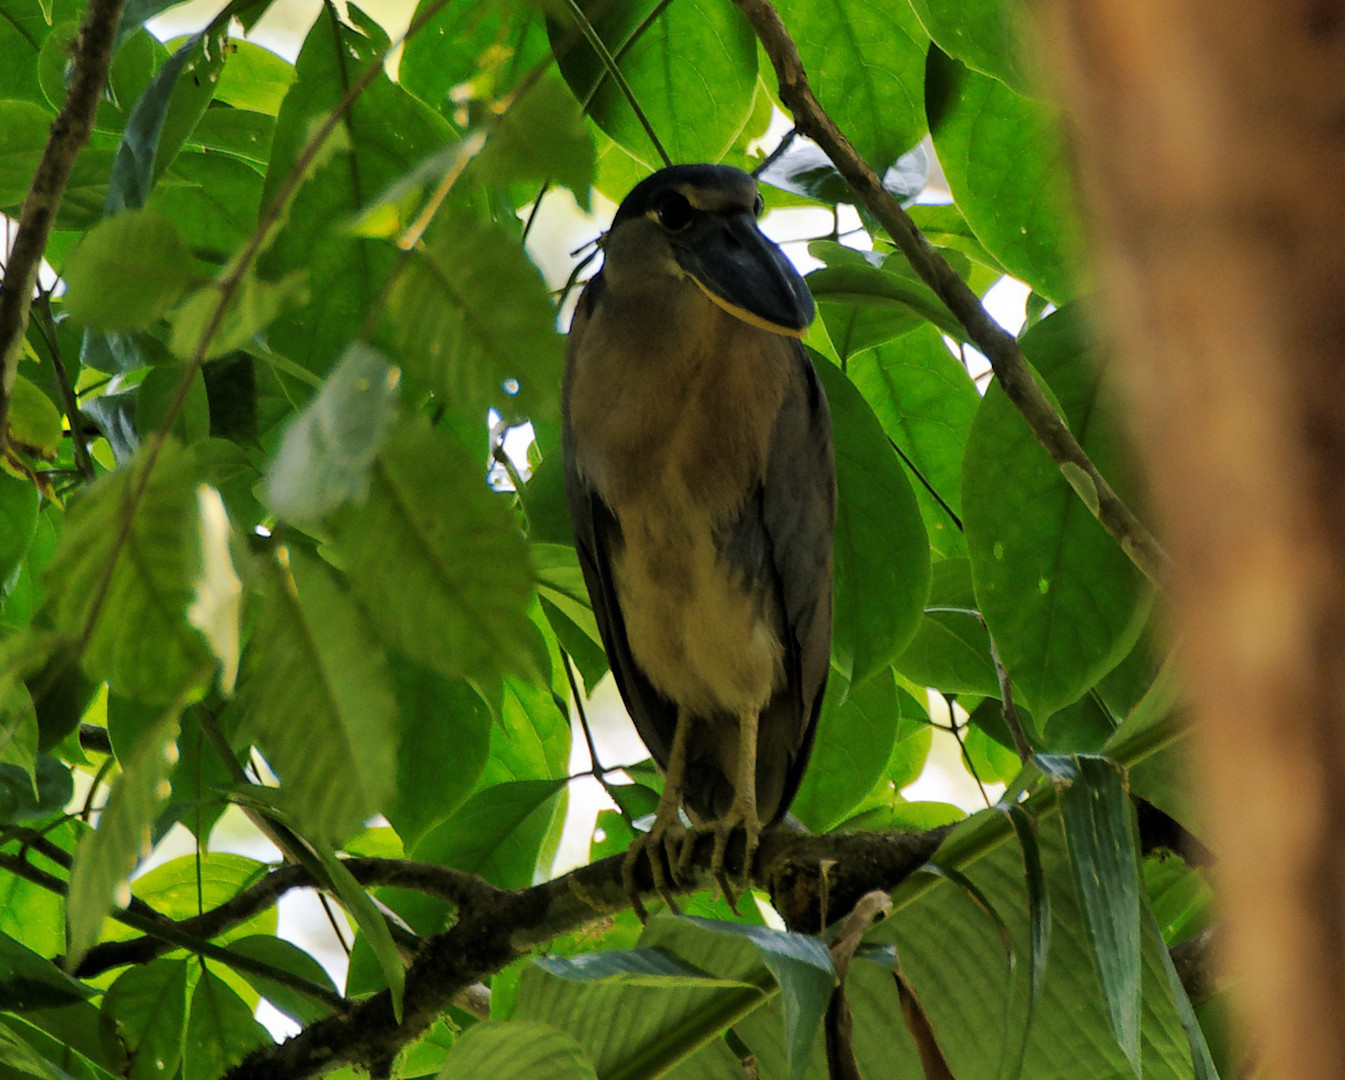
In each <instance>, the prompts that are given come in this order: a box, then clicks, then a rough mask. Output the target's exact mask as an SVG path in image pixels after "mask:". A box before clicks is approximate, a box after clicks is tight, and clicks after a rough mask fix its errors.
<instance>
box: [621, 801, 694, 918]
mask: <svg viewBox="0 0 1345 1080" xmlns="http://www.w3.org/2000/svg"><path fill="white" fill-rule="evenodd" d="M688 838H689V837H688V834H687V830H686V829H685V828H684V827H683V826H682V824H681V822H678V821H671V822H664V821H658V820H656V821H655V822H654V826H653V828H651V829H650V830H649V832H647V833H645V834H644V835H642V836H637V837H636V838H635V839H634V840H632V841H631V845H630V847H629V848H627V849H626V858H625V860H624V861H623V862H622V864H621V884H622V886H623V887H624V888H625V890H626V896H627V897H628V898H629V899H630V906H631V909H632V910H633V911H634V912H635V915H636V917H637V918H638V919H639V920H640V922H642V923H647V922H648V921H649V911H648V910H647V909H646V908H645V906H644V902H643V901H642V900H641V899H640V888H639V885H638V884H637V883H636V880H635V871H636V868H637V867H638V866H639V863H640V859H641V858H644V859H647V860H648V861H649V876H650V878H651V879H652V880H653V883H654V890H655V892H657V893H658V894H659V896H661V897H662V898H663V901H664V903H666V904H667V905H668V908H669V910H670V911H672V913H673V914H674V915H680V914H682V909H681V908H679V907H678V906H677V901H676V900H675V899H673V894H672V887H673V886H675V885H680V884H681V883H682V880H683V875H682V873H681V859H680V857H679V856H680V852H681V851H682V849H683V847H684V846H685V842H686V840H687V839H688Z"/></svg>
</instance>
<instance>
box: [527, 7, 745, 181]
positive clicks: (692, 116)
mask: <svg viewBox="0 0 1345 1080" xmlns="http://www.w3.org/2000/svg"><path fill="white" fill-rule="evenodd" d="M576 9H579V10H582V11H583V12H584V18H585V19H587V20H589V21H590V22H591V24H592V27H593V30H594V31H595V33H596V36H597V37H598V38H599V39H600V40H601V41H602V47H603V49H604V50H605V51H606V53H607V54H608V56H609V57H610V58H611V59H612V61H613V62H615V64H616V65H617V67H619V69H620V71H621V74H622V76H623V77H624V79H625V81H626V83H627V84H628V86H629V88H630V92H631V94H632V95H633V96H634V98H635V100H636V101H637V102H638V104H639V106H640V109H641V110H642V111H643V113H644V114H645V117H646V118H647V119H648V121H649V124H650V126H651V127H652V128H653V129H654V134H655V135H656V136H657V137H658V140H659V142H660V143H661V144H662V146H663V148H664V150H665V151H666V152H667V154H668V157H669V159H670V160H671V161H673V162H678V161H710V162H714V161H719V160H720V159H721V158H722V157H723V156H724V155H725V153H727V152H728V150H729V148H730V147H731V146H732V145H733V142H734V140H735V139H736V138H737V136H738V133H739V132H740V131H741V130H742V128H743V125H744V124H745V123H746V122H747V120H748V117H749V116H750V115H751V113H752V103H753V96H754V94H755V91H756V82H757V52H756V40H755V38H754V37H753V36H752V31H751V28H750V27H749V26H748V24H747V21H746V20H745V19H744V18H743V16H742V15H741V14H739V12H738V11H737V10H736V9H735V8H733V7H732V6H726V5H723V4H715V3H709V2H706V0H687V2H684V3H677V4H671V5H666V6H663V7H662V10H659V9H660V5H658V4H657V3H656V2H655V0H640V2H639V3H631V4H612V5H606V6H604V5H602V4H599V3H595V2H591V0H585V2H580V3H577V4H575V5H573V6H570V7H567V8H562V9H560V11H559V13H557V14H555V15H553V17H552V18H553V20H554V21H550V22H549V23H548V31H549V33H550V36H551V43H552V47H553V48H554V49H555V50H556V51H557V54H558V58H559V62H560V71H561V74H562V75H563V76H564V77H565V81H566V82H567V83H569V85H570V90H571V92H572V93H573V94H574V96H575V97H576V98H577V99H578V100H579V103H580V104H581V105H583V106H584V107H585V112H586V113H587V114H588V115H589V116H591V117H592V118H593V119H594V121H595V122H596V123H597V124H598V126H599V127H600V128H602V130H603V131H605V132H606V133H607V134H608V135H609V136H611V138H612V139H614V140H615V141H616V142H617V143H618V144H619V145H620V146H622V147H624V148H625V149H626V150H627V151H629V153H631V154H632V155H634V156H635V157H636V158H638V159H639V160H641V161H643V162H644V163H645V164H646V165H649V166H651V167H657V166H659V165H662V164H664V162H663V160H662V159H661V157H660V156H659V154H658V151H657V150H655V148H654V145H653V143H651V142H650V140H649V136H648V134H647V133H646V132H645V129H644V127H643V125H642V124H641V123H640V120H639V119H638V117H637V115H636V113H635V112H634V110H633V109H632V108H631V105H630V102H629V101H628V99H627V98H626V96H625V94H624V93H623V92H622V90H621V87H620V86H619V85H618V84H617V83H616V81H615V80H614V79H613V78H612V76H611V75H610V74H609V72H608V68H607V65H606V64H605V63H604V60H603V57H602V55H601V53H600V52H598V51H596V50H595V48H594V45H593V43H592V41H591V40H590V39H589V37H588V36H587V35H586V34H584V33H583V31H582V30H581V28H580V24H579V18H578V13H577V10H576ZM572 35H573V36H574V37H575V38H577V40H573V41H572V40H571V36H572ZM562 42H564V43H566V44H567V45H568V47H567V48H565V50H564V51H563V52H562V51H561V43H562ZM702 71H713V72H714V73H715V75H714V78H713V79H706V78H704V77H703V76H702V74H701V72H702Z"/></svg>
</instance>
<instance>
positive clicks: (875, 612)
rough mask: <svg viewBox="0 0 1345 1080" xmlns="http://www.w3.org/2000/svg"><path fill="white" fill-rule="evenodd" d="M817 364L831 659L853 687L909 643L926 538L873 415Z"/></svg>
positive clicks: (920, 594)
mask: <svg viewBox="0 0 1345 1080" xmlns="http://www.w3.org/2000/svg"><path fill="white" fill-rule="evenodd" d="M814 366H815V367H816V368H817V373H818V376H819V377H820V378H821V380H822V386H823V388H824V389H825V390H826V394H827V400H828V402H829V403H830V405H831V421H832V426H833V429H834V434H835V441H836V482H837V486H838V488H839V492H840V496H839V501H838V509H837V515H836V554H835V558H836V616H835V638H834V643H833V646H832V649H833V657H834V662H835V663H836V665H837V666H838V667H839V668H840V670H841V672H842V673H843V674H845V675H847V676H849V677H850V678H851V679H852V680H853V681H855V682H862V681H863V680H864V679H866V678H867V677H868V676H869V675H871V674H873V673H874V672H876V671H879V670H880V669H882V668H884V667H886V666H887V665H888V664H890V663H891V662H892V660H893V659H894V658H895V657H896V656H897V654H898V653H899V652H900V651H901V650H902V649H903V648H904V647H905V646H906V643H907V642H908V641H909V640H910V638H911V635H912V634H914V633H915V628H916V625H917V623H918V622H919V619H920V611H921V609H922V608H923V606H924V602H925V595H926V593H927V592H928V590H929V540H928V538H927V536H926V534H925V526H924V522H923V521H921V519H920V509H919V507H918V506H916V503H915V496H914V495H913V494H912V493H911V485H910V482H909V481H908V480H907V479H906V474H905V472H904V471H903V469H902V465H901V462H900V461H898V460H897V457H896V455H895V454H894V453H893V452H892V447H891V446H890V444H889V443H888V441H887V436H886V435H884V434H883V430H882V428H881V426H880V425H879V423H878V420H877V418H876V417H875V416H874V415H873V410H872V409H870V408H869V406H868V404H867V403H866V402H865V401H864V399H863V398H862V397H861V396H860V394H859V392H858V391H857V390H856V389H855V387H854V385H853V384H852V383H851V382H850V381H849V380H848V379H847V378H846V377H845V376H844V375H843V374H842V373H841V372H840V371H839V370H838V369H837V368H836V367H835V366H834V365H832V364H830V363H828V362H826V361H825V360H822V359H820V358H818V359H817V361H816V363H815V364H814Z"/></svg>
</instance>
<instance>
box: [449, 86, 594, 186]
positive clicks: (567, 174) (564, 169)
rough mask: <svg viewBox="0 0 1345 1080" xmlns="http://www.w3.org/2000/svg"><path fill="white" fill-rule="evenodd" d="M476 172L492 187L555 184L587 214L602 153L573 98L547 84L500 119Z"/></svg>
mask: <svg viewBox="0 0 1345 1080" xmlns="http://www.w3.org/2000/svg"><path fill="white" fill-rule="evenodd" d="M472 168H473V172H474V173H475V175H476V177H477V179H479V180H481V181H483V182H484V183H487V184H510V183H514V182H516V181H520V180H528V181H533V182H535V183H541V182H542V181H543V180H554V181H555V182H556V183H558V184H560V185H562V186H563V187H567V188H569V189H570V190H571V191H572V192H573V193H574V197H575V199H576V200H577V201H578V203H579V205H580V206H581V207H582V208H584V209H585V210H587V209H588V204H589V188H591V187H592V186H593V174H594V171H595V169H596V168H597V152H596V151H595V149H594V147H593V136H592V135H591V134H590V133H589V131H588V129H587V128H586V127H585V126H584V118H583V115H582V114H581V113H580V111H579V107H578V105H577V104H576V102H575V100H574V98H573V97H571V96H570V95H569V94H568V93H566V91H565V87H564V86H562V85H561V84H560V82H559V81H556V80H553V79H550V78H543V79H541V80H540V81H538V82H537V83H535V84H534V85H533V86H532V87H530V88H529V89H528V90H527V91H526V92H525V93H524V94H523V96H522V97H520V98H518V99H517V100H516V101H515V102H514V104H513V106H512V107H510V109H509V111H508V112H506V113H505V114H504V115H503V116H502V117H501V118H500V120H499V122H498V123H497V124H496V126H495V128H494V130H493V131H491V133H490V139H489V141H488V142H487V143H486V147H485V149H484V150H482V152H481V154H480V156H479V157H478V158H477V159H476V161H475V163H474V164H473V166H472Z"/></svg>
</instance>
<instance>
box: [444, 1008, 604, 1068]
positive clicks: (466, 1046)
mask: <svg viewBox="0 0 1345 1080" xmlns="http://www.w3.org/2000/svg"><path fill="white" fill-rule="evenodd" d="M596 1075H597V1074H596V1073H595V1072H594V1071H593V1064H592V1063H591V1062H590V1061H589V1060H588V1058H586V1057H585V1056H584V1051H583V1049H582V1048H581V1047H580V1046H579V1044H578V1043H577V1042H575V1041H574V1040H573V1039H572V1038H570V1037H569V1036H568V1035H566V1034H564V1033H563V1032H560V1031H557V1030H556V1029H555V1028H553V1027H551V1026H550V1025H548V1024H538V1023H532V1022H529V1021H526V1020H488V1021H486V1022H485V1023H481V1024H477V1025H475V1026H474V1027H472V1028H471V1029H470V1030H468V1031H467V1032H465V1033H464V1034H463V1035H461V1036H460V1037H459V1038H458V1040H457V1042H456V1043H454V1045H453V1051H452V1053H450V1054H449V1055H448V1060H447V1061H446V1062H445V1063H444V1067H443V1069H441V1070H440V1072H439V1076H438V1080H479V1078H481V1077H491V1078H492V1080H594V1078H596Z"/></svg>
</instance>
